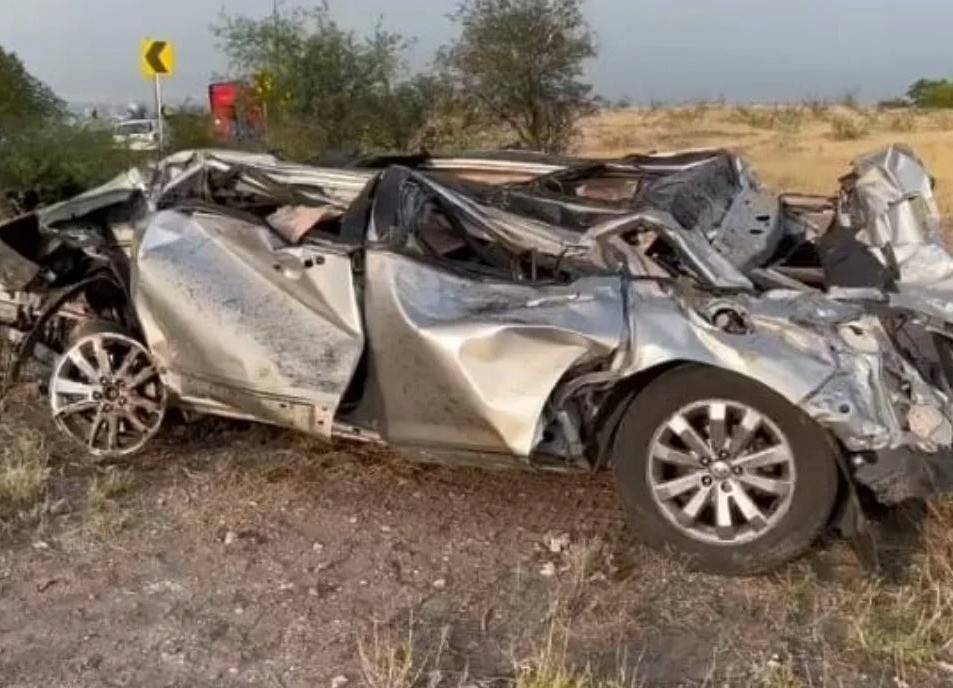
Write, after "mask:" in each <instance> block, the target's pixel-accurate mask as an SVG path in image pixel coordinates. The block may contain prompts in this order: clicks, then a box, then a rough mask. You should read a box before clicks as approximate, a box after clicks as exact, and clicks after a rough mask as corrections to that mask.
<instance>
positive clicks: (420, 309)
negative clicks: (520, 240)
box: [365, 250, 626, 456]
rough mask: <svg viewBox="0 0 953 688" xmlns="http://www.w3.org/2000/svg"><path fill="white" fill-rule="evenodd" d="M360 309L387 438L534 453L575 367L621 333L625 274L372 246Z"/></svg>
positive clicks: (606, 353)
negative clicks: (456, 266) (487, 272)
mask: <svg viewBox="0 0 953 688" xmlns="http://www.w3.org/2000/svg"><path fill="white" fill-rule="evenodd" d="M367 275H368V276H369V278H370V279H368V283H367V293H366V296H365V319H366V321H367V328H368V330H367V334H368V342H369V346H370V355H371V358H372V361H373V367H374V385H375V387H376V390H377V394H378V395H379V397H380V400H381V403H382V409H381V411H382V413H381V428H380V432H381V434H382V435H383V436H384V437H385V438H386V439H387V440H388V441H389V442H392V443H397V444H402V443H406V444H412V445H441V446H447V447H458V448H479V449H483V450H486V451H492V450H497V451H506V452H510V453H513V454H516V455H518V456H528V455H529V454H530V453H531V451H532V450H533V447H534V445H535V443H536V441H537V430H538V426H539V424H540V422H541V418H542V416H543V408H544V406H545V405H546V402H547V401H548V400H549V398H550V395H551V393H552V391H553V389H554V388H555V387H556V384H557V382H559V380H560V379H561V378H562V377H563V376H564V375H566V374H567V372H568V371H570V370H571V369H572V368H574V367H576V366H579V365H581V364H583V363H587V362H590V363H591V362H596V361H598V360H600V359H605V358H608V357H610V356H611V355H612V354H613V352H615V351H616V350H617V349H618V348H619V347H620V346H622V344H623V341H624V333H625V329H626V323H625V320H624V317H623V314H624V306H623V294H622V280H621V279H620V278H619V277H602V278H598V277H594V278H583V279H579V280H577V281H576V282H575V283H573V284H571V285H532V284H516V283H512V282H507V281H502V280H499V281H494V280H485V281H480V282H474V281H473V280H472V279H467V278H465V277H461V276H458V275H455V274H453V273H450V272H447V271H444V270H440V269H438V268H436V267H431V266H428V265H426V264H424V263H423V262H421V261H419V260H415V259H412V258H408V257H406V256H402V255H398V254H395V253H391V252H387V251H383V250H371V251H368V255H367Z"/></svg>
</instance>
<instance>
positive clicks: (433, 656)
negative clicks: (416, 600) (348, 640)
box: [357, 617, 449, 688]
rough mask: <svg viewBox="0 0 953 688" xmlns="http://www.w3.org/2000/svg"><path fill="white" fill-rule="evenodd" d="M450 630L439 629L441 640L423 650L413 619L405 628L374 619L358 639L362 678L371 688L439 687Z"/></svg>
mask: <svg viewBox="0 0 953 688" xmlns="http://www.w3.org/2000/svg"><path fill="white" fill-rule="evenodd" d="M448 633H449V629H447V628H444V629H442V630H441V632H440V639H439V640H438V641H437V643H436V645H435V646H433V647H431V648H429V649H421V643H420V641H419V638H418V637H417V636H416V634H415V631H414V620H413V617H411V618H410V620H409V622H408V624H407V629H406V630H405V631H401V632H396V631H394V630H393V629H392V628H391V627H389V626H387V625H384V624H381V623H379V622H377V621H375V622H373V623H372V624H371V626H370V628H368V629H367V631H366V632H365V633H363V634H362V635H359V636H358V638H357V654H358V658H359V659H360V667H361V678H362V679H363V681H364V683H365V685H367V687H368V688H416V687H417V686H428V687H429V686H437V685H439V684H440V683H441V682H442V680H443V678H444V677H443V674H442V672H441V671H440V666H441V662H442V659H443V656H444V653H445V652H446V649H447V636H448Z"/></svg>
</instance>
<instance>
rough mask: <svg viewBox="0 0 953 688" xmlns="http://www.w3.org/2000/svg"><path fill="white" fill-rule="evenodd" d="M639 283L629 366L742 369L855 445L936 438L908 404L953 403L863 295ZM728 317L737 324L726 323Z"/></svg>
mask: <svg viewBox="0 0 953 688" xmlns="http://www.w3.org/2000/svg"><path fill="white" fill-rule="evenodd" d="M630 290H631V291H630V303H631V309H630V317H631V318H632V325H631V331H632V333H633V338H632V342H631V352H632V354H631V355H632V360H631V362H630V363H629V364H628V365H627V367H626V374H632V373H634V372H638V371H640V370H646V369H649V368H652V367H655V366H658V365H660V364H665V363H672V362H693V363H701V364H705V365H711V366H714V367H717V368H721V369H724V370H729V371H732V372H735V373H737V374H739V375H742V376H744V377H748V378H751V379H753V380H756V381H758V382H760V383H761V384H763V385H765V386H767V387H768V388H770V389H772V390H774V391H775V392H776V393H778V394H780V395H781V396H783V397H785V398H786V399H787V400H788V401H790V402H791V403H792V404H794V405H796V406H798V407H800V408H801V409H802V410H803V411H805V413H806V414H807V415H808V416H809V417H811V418H813V419H815V420H816V421H817V422H818V423H819V424H820V425H821V426H823V427H825V428H827V429H828V430H830V431H831V432H832V433H833V434H834V435H835V436H836V437H838V439H840V440H841V441H842V442H843V443H844V445H845V446H846V447H847V448H848V449H849V450H850V451H876V450H885V449H891V448H896V447H900V446H911V445H913V446H915V445H917V443H920V444H922V445H923V446H928V445H929V438H928V437H923V436H918V435H916V434H914V433H909V432H908V431H907V429H906V428H907V427H908V426H909V422H908V419H907V416H908V414H909V413H910V412H911V410H913V413H914V414H915V415H916V414H923V413H924V409H926V408H932V409H937V410H939V411H940V417H941V418H943V417H944V416H943V414H944V413H948V405H949V400H948V399H946V398H945V396H944V395H943V394H942V393H940V392H939V391H938V390H936V389H934V388H932V387H930V386H929V385H928V384H926V383H925V382H924V381H923V379H922V378H921V377H920V376H919V374H918V373H917V372H916V371H915V370H913V368H912V367H911V366H909V365H908V364H906V363H905V362H904V361H903V360H902V359H900V358H899V356H897V354H896V353H895V351H894V348H893V346H892V344H891V343H890V341H889V338H888V337H887V335H886V334H885V332H884V330H883V327H882V325H881V323H880V321H879V319H878V318H877V317H875V316H872V315H869V314H866V313H865V312H864V308H863V307H861V306H859V305H856V304H846V303H838V302H836V301H832V300H830V299H828V298H826V297H824V296H822V295H820V294H806V293H803V292H786V293H785V292H780V291H778V292H775V293H772V294H770V295H768V297H767V298H752V297H750V296H745V295H738V296H734V297H731V298H724V297H712V296H710V295H706V296H703V297H701V298H700V299H698V300H693V299H688V298H685V297H684V296H679V295H677V294H674V293H672V294H669V293H668V292H666V291H665V290H664V289H663V288H662V287H661V286H660V285H657V284H651V283H646V282H634V283H633V284H632V285H631V287H630ZM673 297H674V298H673ZM725 317H727V318H728V319H729V321H730V322H734V323H736V326H734V327H724V326H718V325H717V323H718V322H719V320H720V319H721V318H725ZM914 409H915V410H914ZM946 423H947V424H949V420H946ZM928 448H929V449H931V450H933V451H935V450H936V446H933V447H928Z"/></svg>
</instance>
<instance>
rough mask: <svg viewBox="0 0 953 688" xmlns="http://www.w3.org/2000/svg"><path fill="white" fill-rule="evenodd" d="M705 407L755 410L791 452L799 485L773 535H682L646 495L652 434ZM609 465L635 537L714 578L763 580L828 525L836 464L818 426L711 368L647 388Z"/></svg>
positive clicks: (772, 396) (666, 377) (686, 371)
mask: <svg viewBox="0 0 953 688" xmlns="http://www.w3.org/2000/svg"><path fill="white" fill-rule="evenodd" d="M705 399H729V400H736V401H738V402H741V403H742V404H745V405H747V406H749V407H751V408H752V409H755V410H756V411H758V412H760V413H761V414H763V415H764V416H766V417H767V418H769V419H771V420H772V421H773V422H774V424H775V425H776V426H777V427H778V428H779V429H780V430H781V432H782V433H784V435H785V436H786V438H787V441H788V444H789V445H790V448H791V454H792V455H793V460H794V466H795V471H796V478H795V480H794V486H793V494H792V496H791V502H790V506H789V508H788V510H787V512H786V513H785V514H784V515H783V516H781V517H780V519H779V520H778V521H777V522H776V523H775V524H774V525H773V526H772V527H771V528H770V529H768V530H767V531H766V532H765V533H764V534H761V535H759V536H757V537H756V538H755V539H753V540H750V541H748V542H743V543H737V544H721V543H710V542H705V541H702V540H699V539H696V538H695V537H692V536H690V535H688V534H686V533H684V532H683V531H682V530H680V529H679V527H677V526H676V525H675V524H673V523H672V522H671V521H670V520H669V518H667V517H666V516H665V514H664V513H663V511H662V507H660V506H659V505H658V504H657V503H656V501H655V499H654V497H653V495H652V493H651V491H650V490H651V487H650V485H649V478H648V475H647V462H648V461H649V458H650V457H649V456H648V453H649V445H650V443H651V442H652V439H653V437H654V436H655V433H656V431H657V430H658V429H659V428H660V426H662V424H663V423H666V422H667V421H668V419H669V418H670V417H671V416H672V415H673V414H675V413H676V412H677V411H678V410H679V409H681V408H683V407H685V406H686V405H688V404H691V403H692V402H694V401H701V400H705ZM613 459H614V462H615V466H616V477H617V482H618V488H619V491H620V494H621V497H622V503H623V507H624V510H625V513H626V517H627V519H628V521H629V523H630V525H631V526H632V527H633V528H634V529H635V531H636V535H637V536H638V537H639V538H640V539H641V540H643V541H644V542H645V543H646V544H647V545H649V546H651V547H654V548H656V549H671V550H674V551H675V552H677V553H680V554H682V555H684V556H685V557H687V559H688V561H689V564H690V565H691V566H692V567H693V568H697V569H700V570H703V571H708V572H711V573H718V574H723V575H751V574H756V573H762V572H764V571H768V570H770V569H773V568H776V567H778V566H780V565H781V564H784V563H785V562H787V561H789V560H791V559H793V558H795V557H797V556H799V555H800V554H802V553H804V552H805V551H806V550H807V549H808V548H809V547H810V546H811V544H812V543H813V541H814V540H815V539H816V538H817V536H818V535H819V534H820V532H821V531H822V530H823V529H824V527H825V526H826V525H827V523H828V522H829V519H830V516H831V513H832V510H833V508H834V505H835V502H836V500H837V494H838V472H837V464H836V459H835V457H834V455H833V453H832V448H831V445H830V443H829V441H828V438H827V437H826V436H825V435H824V431H823V430H822V429H821V428H820V426H818V425H817V424H816V423H815V422H814V421H813V420H812V419H811V418H809V417H808V416H807V415H805V414H804V413H803V412H801V411H800V410H799V409H798V408H797V407H795V406H793V405H792V404H791V403H790V402H788V401H787V400H786V399H784V398H783V397H781V396H780V395H778V394H776V393H775V392H773V391H771V390H770V389H768V388H767V387H765V386H763V385H761V384H759V383H758V382H755V381H753V380H749V379H747V378H744V377H741V376H738V375H734V374H731V373H728V372H725V371H722V370H718V369H716V368H708V367H704V366H698V365H687V366H684V367H680V368H676V369H674V370H671V371H669V372H667V373H664V374H662V375H661V376H659V377H658V378H656V379H655V380H653V381H652V382H651V383H649V384H648V385H647V386H646V387H645V388H644V389H643V390H642V391H641V392H640V393H639V394H638V395H637V396H636V398H635V399H634V400H633V401H632V402H631V404H630V405H629V407H628V409H627V410H626V411H625V413H624V414H623V417H622V420H621V422H620V425H619V428H618V432H617V433H616V438H615V445H614V447H613Z"/></svg>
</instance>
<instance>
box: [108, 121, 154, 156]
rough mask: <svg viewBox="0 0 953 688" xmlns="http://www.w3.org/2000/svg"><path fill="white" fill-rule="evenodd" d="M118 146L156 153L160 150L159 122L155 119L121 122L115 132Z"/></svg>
mask: <svg viewBox="0 0 953 688" xmlns="http://www.w3.org/2000/svg"><path fill="white" fill-rule="evenodd" d="M113 141H114V142H115V144H116V145H117V146H120V147H122V148H128V149H129V150H134V151H154V150H158V148H159V122H158V120H154V119H131V120H127V121H125V122H119V123H118V124H117V125H116V126H115V128H114V130H113Z"/></svg>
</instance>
